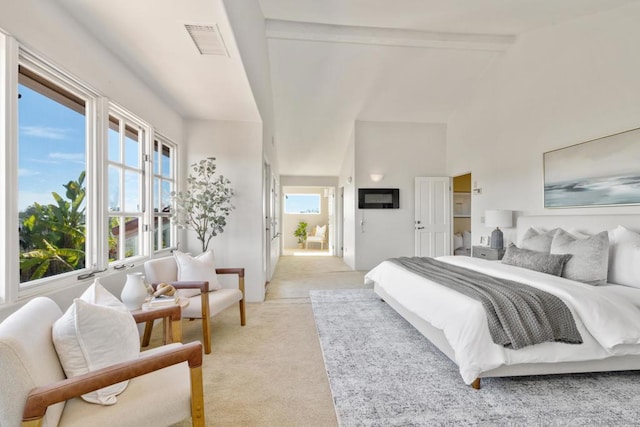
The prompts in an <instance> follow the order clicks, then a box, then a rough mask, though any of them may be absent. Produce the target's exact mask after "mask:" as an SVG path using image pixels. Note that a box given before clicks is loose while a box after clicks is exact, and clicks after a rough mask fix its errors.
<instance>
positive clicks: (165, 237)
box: [160, 218, 171, 249]
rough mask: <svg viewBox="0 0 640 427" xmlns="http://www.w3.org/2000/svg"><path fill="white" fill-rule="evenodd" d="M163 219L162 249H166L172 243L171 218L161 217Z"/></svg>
mask: <svg viewBox="0 0 640 427" xmlns="http://www.w3.org/2000/svg"><path fill="white" fill-rule="evenodd" d="M160 219H161V221H162V229H161V231H162V249H166V248H168V247H169V246H170V245H171V220H170V219H169V218H160Z"/></svg>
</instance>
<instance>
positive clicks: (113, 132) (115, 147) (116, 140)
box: [109, 117, 120, 162]
mask: <svg viewBox="0 0 640 427" xmlns="http://www.w3.org/2000/svg"><path fill="white" fill-rule="evenodd" d="M119 123H120V122H119V121H118V119H116V118H114V117H109V160H111V161H113V162H119V161H120V130H119V126H120V124H119Z"/></svg>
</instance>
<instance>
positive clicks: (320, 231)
mask: <svg viewBox="0 0 640 427" xmlns="http://www.w3.org/2000/svg"><path fill="white" fill-rule="evenodd" d="M326 230H327V226H326V225H316V234H315V235H316V236H317V237H324V233H325V232H326Z"/></svg>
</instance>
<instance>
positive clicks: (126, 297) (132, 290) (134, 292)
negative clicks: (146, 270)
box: [120, 273, 149, 310]
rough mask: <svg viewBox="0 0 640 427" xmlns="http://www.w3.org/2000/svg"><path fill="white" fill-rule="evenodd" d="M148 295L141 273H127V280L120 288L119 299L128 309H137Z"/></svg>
mask: <svg viewBox="0 0 640 427" xmlns="http://www.w3.org/2000/svg"><path fill="white" fill-rule="evenodd" d="M148 296H149V292H147V286H146V285H145V283H144V276H143V275H142V273H130V274H127V281H126V282H125V284H124V287H123V288H122V293H121V294H120V299H121V300H122V302H123V303H124V305H125V306H126V307H127V308H128V309H129V310H138V309H140V308H141V307H142V303H143V302H144V300H145V299H147V297H148Z"/></svg>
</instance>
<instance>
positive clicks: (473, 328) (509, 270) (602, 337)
mask: <svg viewBox="0 0 640 427" xmlns="http://www.w3.org/2000/svg"><path fill="white" fill-rule="evenodd" d="M438 259H439V260H441V261H444V262H448V263H451V264H455V265H459V266H462V267H466V268H470V269H473V270H477V271H481V272H484V273H487V274H491V275H494V276H497V277H502V278H505V279H509V280H514V281H517V282H521V283H525V284H528V285H531V286H535V287H537V288H540V289H542V290H545V291H547V292H549V293H552V294H554V295H556V296H558V297H559V298H561V299H562V300H563V301H564V302H565V304H567V306H568V307H569V309H570V310H571V312H572V313H573V315H574V319H575V321H576V325H577V327H578V330H579V331H580V334H581V335H582V339H583V344H577V345H576V344H565V343H552V342H548V343H542V344H537V345H534V346H530V347H526V348H524V349H520V350H511V349H507V348H504V347H502V346H499V345H497V344H494V343H493V341H492V340H491V335H490V333H489V327H488V324H487V318H486V315H485V312H484V309H483V307H482V304H481V303H480V302H479V301H476V300H474V299H472V298H469V297H467V296H465V295H462V294H460V293H458V292H456V291H453V290H451V289H449V288H447V287H444V286H441V285H439V284H437V283H434V282H432V281H430V280H427V279H425V278H423V277H420V276H418V275H416V274H414V273H411V272H409V271H407V270H405V269H403V268H402V267H401V266H399V265H397V264H394V263H391V262H389V261H385V262H382V263H381V264H379V265H378V266H377V267H375V268H373V269H372V270H371V271H369V272H368V273H367V274H366V276H365V280H366V281H372V282H375V283H377V285H378V286H379V287H381V288H382V289H383V290H384V291H385V292H387V293H388V294H389V295H390V296H391V297H393V298H394V299H395V300H396V301H397V302H398V303H400V304H402V305H403V306H404V307H405V308H406V309H407V310H409V311H410V312H412V313H414V314H415V315H417V316H418V317H420V318H421V319H423V320H425V321H427V322H429V323H430V324H431V325H433V326H434V327H436V328H438V329H441V330H442V331H443V333H444V335H445V337H446V339H447V340H448V342H449V344H450V345H451V347H452V348H453V350H454V352H455V362H456V363H457V365H458V366H459V368H460V374H461V375H462V378H463V380H464V381H465V382H466V383H467V384H471V383H472V382H473V381H474V380H475V379H476V378H478V377H479V375H480V374H481V373H482V372H486V371H489V370H491V369H494V368H497V367H499V366H502V365H514V364H526V363H555V362H568V361H584V360H599V359H604V358H607V357H610V356H612V355H616V356H618V355H625V354H633V355H640V289H633V288H629V287H624V286H618V285H610V286H599V287H597V286H590V285H586V284H583V283H580V282H575V281H572V280H568V279H564V278H561V277H556V276H550V275H548V274H543V273H539V272H536V271H531V270H526V269H523V268H520V267H514V266H510V265H505V264H502V263H500V262H495V261H487V260H484V259H479V258H468V257H455V256H446V257H440V258H438Z"/></svg>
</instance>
